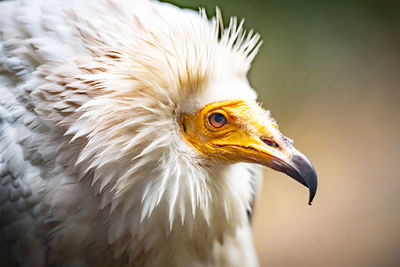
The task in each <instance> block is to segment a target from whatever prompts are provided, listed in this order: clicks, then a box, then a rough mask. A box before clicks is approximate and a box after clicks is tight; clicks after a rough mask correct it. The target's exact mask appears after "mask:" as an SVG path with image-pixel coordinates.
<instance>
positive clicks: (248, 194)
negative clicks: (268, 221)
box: [0, 0, 316, 266]
mask: <svg viewBox="0 0 400 267" xmlns="http://www.w3.org/2000/svg"><path fill="white" fill-rule="evenodd" d="M221 23H222V20H221V17H220V15H219V13H218V14H217V17H216V18H215V19H213V20H211V21H209V20H208V19H207V18H206V16H205V15H204V14H198V13H197V12H193V11H189V10H183V9H179V8H177V7H174V6H172V5H169V4H165V3H159V2H153V1H128V0H102V1H94V0H85V1H77V0H76V1H61V0H53V1H50V0H33V1H27V0H22V1H17V2H3V3H0V232H2V234H3V238H0V240H2V241H3V243H4V244H3V246H5V247H7V248H8V256H9V261H10V265H11V266H12V264H18V265H21V266H257V259H256V256H255V252H254V249H253V245H252V238H251V229H250V224H249V221H248V216H247V213H248V212H249V211H251V208H252V207H251V206H252V202H253V201H254V197H255V194H256V190H257V187H258V185H259V183H260V174H261V169H260V167H259V165H256V164H255V163H257V164H260V163H261V164H264V165H267V166H268V164H271V166H270V167H272V168H274V169H278V170H280V171H285V172H286V173H288V174H289V175H290V176H292V177H294V178H295V179H297V180H298V181H300V182H302V183H303V184H305V185H307V186H308V187H310V188H311V187H312V186H315V187H316V184H315V185H314V184H312V185H310V182H309V180H304V181H303V180H301V179H302V178H301V177H300V176H302V173H301V172H300V171H299V172H297V173H290V172H289V171H286V169H285V170H283V169H282V168H283V167H282V166H283V165H279V164H278V165H279V166H278V165H276V164H275V163H274V161H270V160H269V159H268V160H266V159H264V158H259V156H258V155H255V154H254V153H256V152H257V151H258V149H253V150H252V152H251V151H247V152H246V153H244V152H242V150H241V149H242V148H239V146H238V144H237V142H239V141H240V140H242V139H243V138H244V135H243V134H239V132H240V131H241V130H243V129H244V128H246V127H247V126H248V127H247V128H249V129H250V128H251V130H249V131H250V132H251V133H252V134H251V135H252V136H253V135H254V134H255V132H256V131H262V132H263V133H264V132H265V133H270V132H271V133H272V134H276V135H277V136H279V138H281V136H280V133H279V131H278V130H277V127H276V124H275V122H274V121H273V120H272V119H271V118H270V117H269V115H268V114H266V113H265V112H264V111H263V110H262V109H261V108H260V107H259V106H258V104H257V103H256V93H255V92H254V90H253V89H252V88H251V87H250V85H249V83H248V82H247V79H246V73H247V71H248V69H249V67H250V63H251V61H252V59H253V57H254V56H255V54H256V53H257V50H258V47H259V42H258V38H259V37H258V35H251V34H250V35H245V33H244V32H243V29H242V24H240V25H238V24H237V23H236V21H235V20H232V21H231V24H230V26H229V27H228V28H227V29H225V30H224V29H222V28H221V26H220V24H221ZM214 110H218V114H220V115H221V114H225V115H222V116H223V117H222V118H223V119H225V120H228V121H223V120H222V119H221V117H215V118H217V119H218V120H215V121H213V120H211V119H210V118H214V117H211V116H208V115H207V116H206V117H205V115H204V114H205V112H214ZM207 114H208V113H207ZM214 114H217V113H214ZM234 114H236V115H235V116H234ZM246 114H247V115H246ZM249 114H256V115H249ZM237 117H241V118H242V119H243V120H244V119H246V120H248V121H251V120H256V119H257V120H261V121H263V123H264V124H263V126H262V127H258V128H257V127H253V126H252V127H250V123H249V124H246V125H247V126H246V127H245V126H244V124H240V125H239V124H237V125H236V124H235V123H236V122H235V123H234V119H235V121H236V119H237V120H238V118H237ZM204 118H206V120H207V121H208V122H209V123H210V125H208V124H207V125H205V124H204V123H203V121H202V120H203V119H204ZM221 120H222V122H223V123H227V125H226V126H225V124H223V125H222V124H221V125H222V126H221V127H222V128H221V129H225V128H226V127H231V126H232V132H234V131H235V132H236V134H228V133H227V132H225V134H224V136H222V135H218V137H216V136H214V135H215V134H220V132H219V129H217V128H219V127H220V126H219V124H215V123H216V122H217V123H221ZM238 121H239V120H238ZM228 122H229V123H228ZM215 125H216V127H214V126H215ZM213 127H214V128H215V129H214V128H213ZM234 127H236V128H235V129H233V128H234ZM247 128H246V129H247ZM224 131H228V128H226V130H224ZM263 136H264V135H263ZM271 136H272V135H271ZM246 138H250V137H246ZM260 138H261V137H260ZM263 138H264V137H262V138H261V139H257V140H258V141H257V142H259V143H260V144H261V145H265V144H269V143H268V142H272V141H270V140H269V139H268V140H267V141H266V140H264V139H263ZM271 138H272V137H271ZM238 140H239V141H238ZM260 140H261V141H260ZM271 140H272V139H271ZM285 140H286V141H285ZM285 140H284V139H279V140H278V141H276V143H275V141H273V142H274V144H276V145H277V146H278V143H279V144H281V143H282V144H281V146H282V145H287V146H288V150H287V151H289V150H290V151H292V150H293V148H292V147H291V143H290V142H288V141H287V139H285ZM217 141H218V142H222V141H224V142H228V143H229V142H231V143H233V142H236V143H235V145H234V146H227V145H226V144H216V143H215V142H217ZM260 144H258V143H257V144H255V145H254V146H257V145H260ZM249 146H250V145H249ZM238 149H239V152H238ZM275 149H276V147H275ZM261 150H262V149H261V148H260V151H261ZM254 151H256V152H254ZM287 151H286V150H281V151H280V152H279V153H280V154H279V155H281V156H282V157H283V156H284V155H286V154H287V153H289V152H287ZM293 151H294V150H293ZM251 153H253V154H251ZM276 153H278V152H276ZM293 153H294V152H293ZM293 153H291V154H290V157H292V154H293ZM243 155H246V156H243ZM293 155H294V154H293ZM260 157H261V156H260ZM270 162H271V163H270ZM302 163H304V160H303V161H302ZM274 164H275V165H274ZM285 166H286V165H285ZM285 168H286V167H285ZM307 170H308V171H309V172H310V169H307ZM298 173H300V174H298ZM296 175H297V176H296ZM308 175H309V176H310V175H311V176H312V174H310V173H308ZM303 176H304V175H303ZM314 176H315V175H314ZM314 178H315V177H314ZM314 178H313V179H314ZM314 180H315V179H314ZM310 190H311V189H310ZM313 190H314V189H313ZM314 193H315V192H314ZM0 242H1V241H0Z"/></svg>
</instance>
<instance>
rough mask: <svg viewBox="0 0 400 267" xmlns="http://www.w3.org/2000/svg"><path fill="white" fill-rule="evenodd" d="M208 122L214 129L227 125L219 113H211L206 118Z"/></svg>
mask: <svg viewBox="0 0 400 267" xmlns="http://www.w3.org/2000/svg"><path fill="white" fill-rule="evenodd" d="M208 121H209V122H210V124H211V125H212V126H213V127H215V128H221V127H222V126H224V125H225V124H226V123H227V120H226V118H225V116H224V115H222V114H221V113H213V114H211V115H210V116H209V117H208Z"/></svg>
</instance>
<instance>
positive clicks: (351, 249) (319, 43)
mask: <svg viewBox="0 0 400 267" xmlns="http://www.w3.org/2000/svg"><path fill="white" fill-rule="evenodd" d="M173 2H174V3H175V4H178V5H179V6H182V7H190V8H195V9H197V8H198V7H199V6H202V7H205V8H206V10H207V11H208V14H210V15H212V14H214V13H215V12H214V9H215V6H219V7H220V8H221V9H222V12H223V15H224V17H225V19H226V20H227V19H228V17H230V16H238V17H239V18H245V19H246V23H245V24H246V28H248V29H251V28H253V29H255V30H256V31H257V32H259V33H261V35H262V39H263V40H264V44H263V46H262V47H261V50H260V53H259V55H258V56H257V58H256V59H255V61H254V63H253V66H252V70H251V72H250V73H249V79H250V82H251V83H252V85H253V87H254V88H255V89H256V90H257V91H258V93H259V98H260V100H261V101H262V102H263V103H264V107H266V108H268V109H270V110H271V111H272V114H273V116H274V117H275V118H276V119H277V121H278V123H279V125H280V129H281V131H282V132H283V133H284V134H285V135H287V136H289V137H291V138H293V139H294V140H295V146H296V147H297V148H298V149H299V150H300V151H302V152H303V153H304V154H306V155H307V156H308V157H309V158H310V159H311V161H312V162H313V163H314V165H315V167H316V170H317V172H318V175H319V189H318V193H317V196H316V198H315V200H314V204H313V205H312V206H308V205H307V199H308V192H307V190H306V188H304V187H302V186H301V185H300V184H298V183H296V182H295V181H294V180H292V179H289V178H288V177H287V176H285V175H283V174H280V173H277V172H274V171H271V170H265V179H264V186H263V189H262V194H261V195H260V198H259V200H258V202H257V206H256V214H255V220H254V239H255V244H256V249H257V252H258V256H259V259H260V262H261V265H262V266H272V267H275V266H307V267H313V266H400V175H399V174H400V141H399V138H400V103H399V100H400V97H399V96H400V1H378V0H376V1H367V0H365V1H352V0H347V1H341V0H334V1H299V0H285V1H266V0H265V1H252V0H248V1H243V0H230V1H222V0H219V1H218V0H212V1H211V0H199V1H191V0H175V1H173Z"/></svg>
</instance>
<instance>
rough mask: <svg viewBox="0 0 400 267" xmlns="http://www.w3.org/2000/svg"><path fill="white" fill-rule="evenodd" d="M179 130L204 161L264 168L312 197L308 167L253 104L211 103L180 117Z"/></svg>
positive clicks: (313, 186) (312, 173) (313, 181)
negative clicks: (285, 176) (287, 178)
mask: <svg viewBox="0 0 400 267" xmlns="http://www.w3.org/2000/svg"><path fill="white" fill-rule="evenodd" d="M180 126H181V132H182V135H183V136H184V139H185V140H186V141H187V143H188V144H189V145H190V146H192V147H194V148H195V149H196V150H197V151H198V152H199V153H200V154H201V155H203V156H204V157H205V158H207V159H210V160H214V161H218V160H222V161H229V162H251V163H258V164H262V165H264V166H268V167H270V168H273V169H275V170H278V171H281V172H285V173H286V174H288V175H289V176H291V177H293V178H294V179H296V180H297V181H299V182H300V183H302V184H304V185H306V186H307V187H309V188H310V194H311V195H312V197H313V196H314V194H315V190H316V186H317V182H316V174H315V171H314V169H313V167H312V165H311V163H310V162H309V161H308V159H307V158H306V157H305V156H304V155H302V154H301V153H299V152H298V151H297V150H296V149H295V148H294V147H293V146H292V142H291V140H290V139H288V138H286V137H284V136H283V135H282V134H281V133H280V132H279V130H278V126H277V124H276V122H275V121H274V120H273V119H271V118H270V116H269V114H268V112H267V111H265V110H263V109H262V108H261V107H260V106H259V105H258V104H257V103H256V102H250V103H249V102H245V101H242V100H237V101H221V102H215V103H211V104H208V105H206V106H205V107H203V108H202V109H201V110H199V111H197V112H195V113H192V114H182V115H181V118H180ZM311 190H313V192H311ZM311 195H310V201H311V200H312V197H311Z"/></svg>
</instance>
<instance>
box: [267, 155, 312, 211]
mask: <svg viewBox="0 0 400 267" xmlns="http://www.w3.org/2000/svg"><path fill="white" fill-rule="evenodd" d="M266 165H268V167H270V168H272V169H274V170H277V171H279V172H283V173H285V174H287V175H289V176H290V177H292V178H293V179H295V180H296V181H298V182H299V183H301V184H302V185H304V186H306V187H308V189H309V191H310V197H309V201H308V204H309V205H311V203H312V201H313V199H314V196H315V193H316V192H317V186H318V181H317V174H316V172H315V169H314V167H313V165H312V164H311V162H310V161H309V160H308V159H307V157H306V156H304V155H303V154H302V153H300V152H299V151H297V150H295V152H294V153H293V154H292V157H291V158H290V159H287V160H283V159H278V158H272V159H271V161H269V162H268V163H267V164H266Z"/></svg>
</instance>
